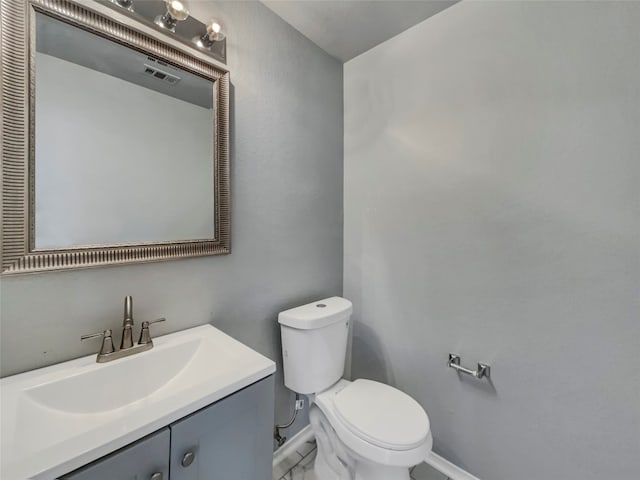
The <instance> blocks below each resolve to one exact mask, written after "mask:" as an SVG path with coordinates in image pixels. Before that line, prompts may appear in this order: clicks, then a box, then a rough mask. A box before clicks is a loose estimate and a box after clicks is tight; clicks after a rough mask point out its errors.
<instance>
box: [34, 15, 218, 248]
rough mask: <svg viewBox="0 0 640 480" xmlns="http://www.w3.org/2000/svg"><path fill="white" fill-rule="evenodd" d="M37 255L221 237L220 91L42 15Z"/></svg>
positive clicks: (37, 64)
mask: <svg viewBox="0 0 640 480" xmlns="http://www.w3.org/2000/svg"><path fill="white" fill-rule="evenodd" d="M34 55H35V72H36V73H35V132H36V133H35V165H34V167H35V168H34V170H35V175H34V179H32V180H35V185H32V194H33V195H34V197H35V198H34V201H35V214H34V217H35V218H34V219H33V220H34V221H35V238H34V244H35V245H34V246H35V249H36V250H48V249H62V248H70V247H80V246H96V245H126V244H140V243H147V242H148V243H159V242H172V241H173V242H175V241H184V240H200V239H213V238H214V198H215V192H214V140H215V138H214V132H215V128H214V127H215V124H214V122H215V105H214V95H213V93H214V84H213V82H212V81H210V80H208V79H205V78H202V77H200V76H198V75H195V74H193V73H191V72H188V71H186V70H183V69H180V68H176V67H174V66H173V65H170V64H168V63H166V62H164V61H162V60H161V59H158V58H154V57H150V56H148V55H146V54H144V53H141V52H139V51H136V50H133V49H130V48H127V47H125V46H123V45H121V44H119V43H116V42H113V41H111V40H108V39H105V38H103V37H100V36H98V35H95V34H92V33H89V32H87V31H85V30H82V29H80V28H76V27H74V26H72V25H69V24H67V23H64V22H61V21H58V20H56V19H53V18H51V17H48V16H46V15H43V14H40V13H38V14H37V20H36V51H35V54H34Z"/></svg>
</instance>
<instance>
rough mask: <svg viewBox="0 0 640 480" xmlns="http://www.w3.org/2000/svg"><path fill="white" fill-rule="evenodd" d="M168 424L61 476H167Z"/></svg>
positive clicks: (144, 479) (89, 479)
mask: <svg viewBox="0 0 640 480" xmlns="http://www.w3.org/2000/svg"><path fill="white" fill-rule="evenodd" d="M170 439H171V434H170V432H169V429H168V428H165V429H163V430H160V431H158V432H156V433H154V434H151V435H149V436H148V437H145V438H143V439H142V440H140V441H138V442H136V443H134V444H131V445H129V446H127V447H124V448H122V449H120V450H118V451H117V452H115V453H112V454H111V455H108V456H106V457H104V458H101V459H100V460H96V461H95V462H93V463H90V464H89V465H87V466H85V467H82V468H80V469H78V470H75V471H74V472H71V473H69V474H67V475H65V476H64V477H60V478H61V480H169V448H170V441H171V440H170Z"/></svg>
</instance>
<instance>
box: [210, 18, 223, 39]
mask: <svg viewBox="0 0 640 480" xmlns="http://www.w3.org/2000/svg"><path fill="white" fill-rule="evenodd" d="M207 34H208V35H209V40H211V41H212V42H219V41H220V40H224V37H225V34H224V29H223V28H222V23H220V21H219V20H217V19H215V18H212V19H211V20H209V23H207Z"/></svg>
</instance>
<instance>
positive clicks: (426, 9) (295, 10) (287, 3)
mask: <svg viewBox="0 0 640 480" xmlns="http://www.w3.org/2000/svg"><path fill="white" fill-rule="evenodd" d="M457 1H458V0H412V1H405V0H262V3H263V4H265V5H266V6H267V7H268V8H270V9H271V10H272V11H273V12H275V13H276V14H277V15H278V16H280V17H281V18H282V19H284V20H285V21H286V22H287V23H289V24H290V25H292V26H293V27H294V28H295V29H297V30H298V31H299V32H301V33H302V34H303V35H304V36H305V37H307V38H309V39H310V40H311V41H312V42H314V43H315V44H316V45H318V46H319V47H320V48H322V49H323V50H325V51H326V52H327V53H329V54H330V55H332V56H333V57H335V58H337V59H339V60H342V61H343V62H346V61H347V60H350V59H352V58H353V57H356V56H358V55H360V54H361V53H363V52H366V51H367V50H369V49H370V48H372V47H374V46H376V45H378V44H379V43H382V42H384V41H385V40H388V39H389V38H391V37H393V36H395V35H397V34H398V33H400V32H402V31H404V30H406V29H407V28H409V27H412V26H413V25H415V24H417V23H420V22H422V21H423V20H425V19H426V18H429V17H430V16H432V15H435V14H436V13H438V12H440V11H442V10H444V9H445V8H447V7H450V6H451V5H453V4H454V3H456V2H457Z"/></svg>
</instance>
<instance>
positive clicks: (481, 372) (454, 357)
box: [447, 353, 491, 379]
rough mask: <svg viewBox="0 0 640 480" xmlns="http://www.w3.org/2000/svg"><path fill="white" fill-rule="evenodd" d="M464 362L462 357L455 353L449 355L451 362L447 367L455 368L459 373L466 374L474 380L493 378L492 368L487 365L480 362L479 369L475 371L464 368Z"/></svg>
mask: <svg viewBox="0 0 640 480" xmlns="http://www.w3.org/2000/svg"><path fill="white" fill-rule="evenodd" d="M461 361H462V357H460V355H458V354H455V353H450V354H449V361H448V362H447V366H448V367H449V368H453V369H454V370H455V371H457V372H459V373H464V374H466V375H471V376H472V377H474V378H477V379H482V378H485V377H486V378H491V366H490V365H487V364H486V363H480V362H478V367H477V368H476V369H475V370H471V369H470V368H466V367H463V366H462V365H460V362H461Z"/></svg>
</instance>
